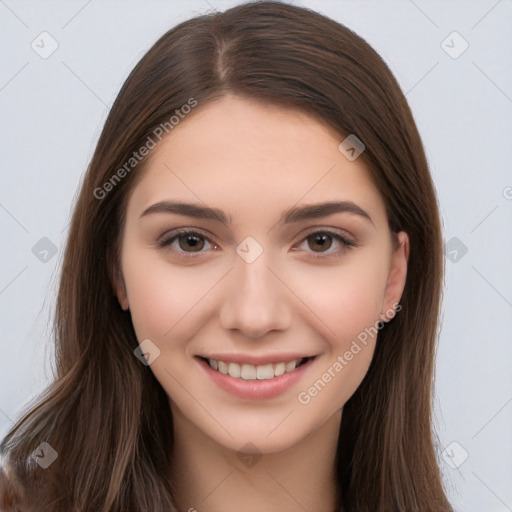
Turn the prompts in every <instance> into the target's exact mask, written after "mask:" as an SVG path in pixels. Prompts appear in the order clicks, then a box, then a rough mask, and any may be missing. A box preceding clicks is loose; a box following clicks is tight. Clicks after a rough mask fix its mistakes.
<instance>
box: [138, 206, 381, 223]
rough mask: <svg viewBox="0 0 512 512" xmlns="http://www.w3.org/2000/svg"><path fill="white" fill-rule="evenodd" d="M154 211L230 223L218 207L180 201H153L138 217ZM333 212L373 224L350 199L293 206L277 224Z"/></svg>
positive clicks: (324, 215)
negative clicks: (349, 215) (355, 216)
mask: <svg viewBox="0 0 512 512" xmlns="http://www.w3.org/2000/svg"><path fill="white" fill-rule="evenodd" d="M154 213H168V214H169V213H170V214H178V215H186V216H188V217H195V218H197V219H207V220H215V221H218V222H221V223H222V224H225V225H226V226H228V225H230V224H231V217H229V219H228V215H226V213H225V212H223V211H222V210H219V209H218V208H211V207H209V206H201V205H198V204H192V203H183V202H181V201H160V202H158V203H155V204H153V205H151V206H150V207H149V208H146V209H145V210H144V211H143V212H142V214H141V215H140V218H142V217H145V216H147V215H151V214H154ZM334 213H350V214H353V215H358V216H360V217H362V218H363V219H365V220H367V221H369V222H370V223H371V224H373V221H372V219H371V217H370V215H369V214H368V213H367V212H365V211H364V210H363V209H362V208H360V207H359V206H357V204H355V203H353V202H352V201H329V202H325V203H318V204H311V205H305V206H293V207H292V208H289V209H288V210H286V211H284V212H283V214H282V215H281V218H280V220H279V222H278V224H282V225H283V224H291V223H294V222H300V221H302V220H308V219H317V218H320V217H327V216H328V215H332V214H334Z"/></svg>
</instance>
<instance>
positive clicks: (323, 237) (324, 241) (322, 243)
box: [307, 233, 332, 252]
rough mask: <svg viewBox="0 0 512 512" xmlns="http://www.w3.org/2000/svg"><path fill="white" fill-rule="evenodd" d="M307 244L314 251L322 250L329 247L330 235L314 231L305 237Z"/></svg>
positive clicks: (330, 243)
mask: <svg viewBox="0 0 512 512" xmlns="http://www.w3.org/2000/svg"><path fill="white" fill-rule="evenodd" d="M307 241H308V246H309V248H310V249H311V250H312V251H314V252H323V251H327V250H328V249H330V248H331V245H332V236H331V235H328V234H327V233H315V234H313V235H309V236H308V237H307Z"/></svg>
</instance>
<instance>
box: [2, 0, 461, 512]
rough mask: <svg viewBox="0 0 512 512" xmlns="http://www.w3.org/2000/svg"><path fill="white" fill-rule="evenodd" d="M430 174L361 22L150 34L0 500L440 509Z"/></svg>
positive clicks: (22, 504) (55, 507)
mask: <svg viewBox="0 0 512 512" xmlns="http://www.w3.org/2000/svg"><path fill="white" fill-rule="evenodd" d="M442 265H443V257H442V240H441V230H440V222H439V214H438V208H437V202H436V196H435V192H434V188H433V184H432V180H431V177H430V174H429V170H428V166H427V162H426V159H425V155H424V151H423V147H422V143H421V140H420V137H419V135H418V132H417V129H416V126H415V124H414V120H413V118H412V115H411V112H410V109H409V107H408V105H407V102H406V101H405V98H404V96H403V94H402V92H401V91H400V88H399V86H398V85H397V83H396V81H395V79H394V78H393V76H392V74H391V72H390V71H389V69H388V68H387V66H386V65H385V63H384V62H383V61H382V59H381V58H380V57H379V56H378V55H377V54H376V53H375V51H374V50H373V49H371V48H370V46H369V45H368V44H367V43H366V42H365V41H364V40H362V39H361V38H360V37H358V36H357V35H355V34H354V33H353V32H351V31H350V30H348V29H347V28H345V27H343V26H341V25H339V24H338V23H335V22H334V21H332V20H329V19H327V18H325V17H323V16H321V15H319V14H317V13H314V12H312V11H309V10H306V9H302V8H299V7H294V6H291V5H284V4H280V3H274V2H261V3H254V4H245V5H240V6H238V7H236V8H233V9H230V10H228V11H226V12H224V13H214V14H210V15H205V16H199V17H197V18H194V19H192V20H189V21H187V22H184V23H182V24H180V25H179V26H177V27H176V28H174V29H172V30H170V31H169V32H168V33H167V34H165V35H164V36H163V37H162V38H161V39H160V40H159V41H157V42H156V44H155V45H154V46H153V47H152V48H151V49H150V50H149V51H148V53H147V54H146V55H145V56H144V57H143V58H142V59H141V61H140V62H139V63H138V65H137V66H136V67H135V69H134V70H133V71H132V73H131V74H130V76H129V77H128V79H127V81H126V83H125V84H124V86H123V87H122V89H121V91H120V93H119V95H118V97H117V99H116V102H115V103H114V106H113V107H112V110H111V112H110V115H109V117H108V119H107V121H106V123H105V127H104V129H103V132H102V134H101V137H100V140H99V142H98V145H97V148H96V151H95V153H94V156H93V158H92V162H91V164H90V166H89V169H88V172H87V174H86V176H85V179H84V182H83V184H82V187H81V192H80V196H79V198H78V202H77V205H76V208H75V212H74V216H73V221H72V225H71V229H70V234H69V239H68V244H67V248H66V253H65V258H64V262H63V271H62V278H61V283H60V289H59V296H58V303H57V311H56V319H55V320H56V322H55V326H56V358H57V375H56V376H55V381H54V382H53V383H52V385H51V386H50V387H49V388H48V390H47V391H46V392H45V393H44V395H43V396H41V397H39V400H38V402H37V404H36V405H34V407H33V408H32V409H31V410H30V411H29V412H27V413H26V414H25V415H24V417H23V418H21V419H20V420H19V421H18V423H17V424H16V425H15V426H14V427H13V428H12V429H11V431H10V432H9V433H8V434H7V436H6V437H5V439H4V440H3V442H2V444H1V446H0V453H1V455H2V464H3V467H4V470H3V482H4V485H3V487H4V489H3V507H4V509H5V510H23V511H24V512H25V511H30V510H38V511H42V510H48V511H50V510H51V511H60V510H62V511H64V510H66V511H68V510H74V511H89V510H91V511H92V510H94V511H105V512H107V511H132V510H133V511H142V510H144V511H150V510H151V511H164V510H165V511H169V510H179V511H186V510H188V511H193V510H197V511H199V512H201V511H209V512H216V511H219V510H222V511H223V512H229V511H230V510H250V511H253V510H254V511H256V510H289V511H295V510H315V511H317V512H320V511H333V510H344V511H346V512H370V511H372V512H373V511H376V510H378V511H379V512H391V511H393V512H395V511H401V512H402V511H403V512H405V511H407V512H411V511H421V512H429V511H431V512H434V511H435V512H440V511H449V510H452V509H451V507H450V504H449V502H448V500H447V498H446V496H445V493H444V490H443V487H442V482H441V478H440V474H439V469H438V467H437V463H436V453H435V448H434V444H433V438H432V435H433V434H432V421H431V409H432V379H433V368H434V355H435V343H436V332H437V321H438V313H439V304H440V294H441V283H442V270H443V269H442Z"/></svg>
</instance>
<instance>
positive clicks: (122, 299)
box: [112, 264, 129, 311]
mask: <svg viewBox="0 0 512 512" xmlns="http://www.w3.org/2000/svg"><path fill="white" fill-rule="evenodd" d="M112 287H113V289H114V294H115V295H116V297H117V300H118V302H119V305H120V306H121V309H122V310H124V311H127V310H128V309H129V304H128V295H127V293H126V285H125V284H124V279H123V275H122V274H121V270H120V269H119V267H118V266H117V265H116V264H114V268H113V270H112Z"/></svg>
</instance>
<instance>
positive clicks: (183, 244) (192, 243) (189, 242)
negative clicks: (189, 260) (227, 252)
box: [178, 234, 205, 252]
mask: <svg viewBox="0 0 512 512" xmlns="http://www.w3.org/2000/svg"><path fill="white" fill-rule="evenodd" d="M204 242H205V240H204V238H203V237H201V236H197V235H193V234H188V235H180V236H178V245H179V246H180V249H182V250H183V251H185V252H196V251H200V250H202V249H203V248H204V245H205V244H204Z"/></svg>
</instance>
